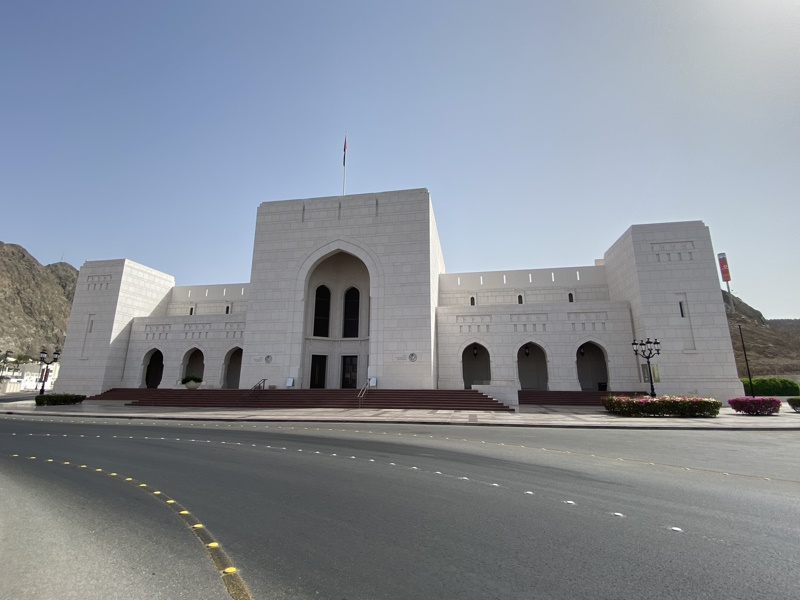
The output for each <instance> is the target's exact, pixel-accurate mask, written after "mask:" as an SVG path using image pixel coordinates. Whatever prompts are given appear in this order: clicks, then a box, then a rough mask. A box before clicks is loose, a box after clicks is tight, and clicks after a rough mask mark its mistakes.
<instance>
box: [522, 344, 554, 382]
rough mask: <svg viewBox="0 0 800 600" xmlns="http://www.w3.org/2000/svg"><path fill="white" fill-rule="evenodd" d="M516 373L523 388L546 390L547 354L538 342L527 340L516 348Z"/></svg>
mask: <svg viewBox="0 0 800 600" xmlns="http://www.w3.org/2000/svg"><path fill="white" fill-rule="evenodd" d="M517 374H518V376H519V386H520V389H523V390H547V355H546V354H545V351H544V349H543V348H542V347H541V346H539V345H538V344H534V343H533V342H528V343H526V344H523V345H522V346H520V348H519V350H517Z"/></svg>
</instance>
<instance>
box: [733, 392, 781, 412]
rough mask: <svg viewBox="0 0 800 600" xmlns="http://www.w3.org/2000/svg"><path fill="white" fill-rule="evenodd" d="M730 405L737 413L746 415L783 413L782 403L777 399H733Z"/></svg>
mask: <svg viewBox="0 0 800 600" xmlns="http://www.w3.org/2000/svg"><path fill="white" fill-rule="evenodd" d="M728 404H730V405H731V408H732V409H733V410H735V411H736V412H740V413H744V414H746V415H775V414H778V413H779V412H780V411H781V401H780V400H778V399H777V398H762V397H760V396H756V397H755V398H752V397H747V398H732V399H730V400H728Z"/></svg>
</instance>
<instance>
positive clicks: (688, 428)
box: [0, 410, 800, 432]
mask: <svg viewBox="0 0 800 600" xmlns="http://www.w3.org/2000/svg"><path fill="white" fill-rule="evenodd" d="M0 414H6V415H23V416H33V415H36V414H39V415H41V416H44V415H47V416H52V417H90V418H94V419H145V420H146V419H150V420H158V421H220V422H227V421H232V422H239V423H249V422H253V423H290V422H295V421H300V422H303V423H354V424H355V423H384V424H393V423H396V424H399V425H451V426H462V427H528V428H531V429H609V430H611V429H614V430H620V429H634V430H643V431H769V432H775V431H800V424H798V425H796V426H788V427H744V426H728V427H726V426H713V425H712V426H691V425H662V426H656V425H645V424H631V425H621V424H620V425H616V424H609V423H600V424H597V425H590V424H587V423H575V424H573V423H476V422H464V423H451V422H448V421H421V420H415V419H402V420H388V421H387V420H371V419H355V418H342V419H329V418H328V419H326V418H301V417H298V418H284V419H277V418H267V417H255V418H241V417H227V418H226V417H219V416H217V417H200V416H194V417H188V416H164V415H158V416H153V415H141V416H139V415H131V414H122V415H110V414H105V413H80V414H76V413H62V412H50V411H46V412H45V411H42V412H40V413H34V412H28V411H24V412H23V411H13V410H6V411H0Z"/></svg>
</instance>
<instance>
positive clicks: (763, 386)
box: [742, 377, 800, 396]
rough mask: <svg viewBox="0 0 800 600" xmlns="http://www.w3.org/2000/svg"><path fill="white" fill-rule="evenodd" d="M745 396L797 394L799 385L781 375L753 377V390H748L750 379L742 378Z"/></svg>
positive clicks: (799, 388)
mask: <svg viewBox="0 0 800 600" xmlns="http://www.w3.org/2000/svg"><path fill="white" fill-rule="evenodd" d="M742 385H744V393H745V395H746V396H797V395H800V385H799V384H798V383H797V382H796V381H794V380H792V379H784V378H782V377H756V378H754V379H753V388H755V389H754V391H751V390H750V381H749V380H748V379H747V378H743V379H742Z"/></svg>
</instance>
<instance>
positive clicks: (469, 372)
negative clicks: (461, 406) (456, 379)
mask: <svg viewBox="0 0 800 600" xmlns="http://www.w3.org/2000/svg"><path fill="white" fill-rule="evenodd" d="M461 370H462V374H463V376H464V389H465V390H469V389H472V386H473V385H489V384H491V383H492V361H491V357H490V356H489V351H488V350H487V349H486V347H485V346H483V345H482V344H478V343H477V342H476V343H472V344H469V345H468V346H467V347H466V348H464V351H463V352H462V353H461Z"/></svg>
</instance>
